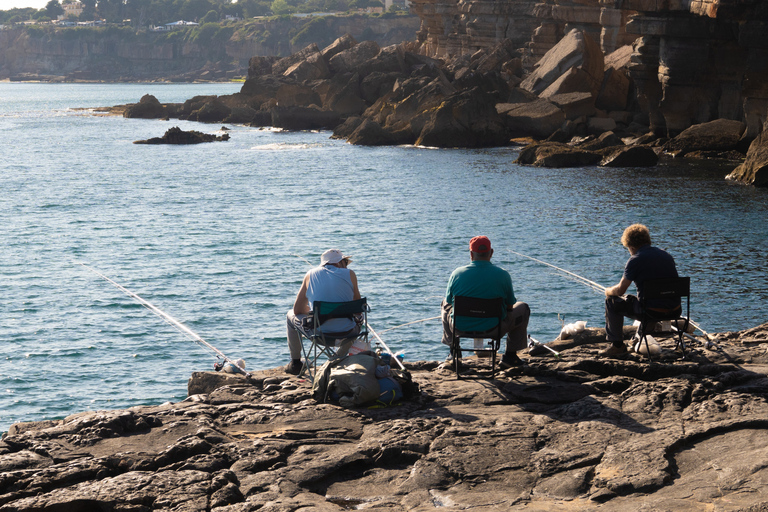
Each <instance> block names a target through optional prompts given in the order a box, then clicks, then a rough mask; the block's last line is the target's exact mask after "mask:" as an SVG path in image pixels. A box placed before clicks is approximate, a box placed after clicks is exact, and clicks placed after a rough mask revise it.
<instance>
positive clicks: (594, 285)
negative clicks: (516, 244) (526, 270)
mask: <svg viewBox="0 0 768 512" xmlns="http://www.w3.org/2000/svg"><path fill="white" fill-rule="evenodd" d="M507 250H508V251H509V252H511V253H512V254H517V255H518V256H522V257H523V258H528V259H529V260H532V261H535V262H536V263H541V264H542V265H546V266H548V267H552V268H554V269H555V270H559V271H560V272H563V273H565V274H568V275H569V276H571V277H573V278H575V279H576V280H578V281H579V282H581V283H582V284H585V285H587V286H589V287H590V288H592V289H594V290H597V291H599V292H603V293H605V289H606V287H605V286H603V285H601V284H598V283H596V282H594V281H590V280H589V279H587V278H586V277H582V276H580V275H579V274H574V273H573V272H571V271H569V270H565V269H564V268H560V267H557V266H555V265H553V264H551V263H547V262H546V261H541V260H537V259H536V258H532V257H531V256H526V255H525V254H521V253H519V252H515V251H513V250H512V249H507Z"/></svg>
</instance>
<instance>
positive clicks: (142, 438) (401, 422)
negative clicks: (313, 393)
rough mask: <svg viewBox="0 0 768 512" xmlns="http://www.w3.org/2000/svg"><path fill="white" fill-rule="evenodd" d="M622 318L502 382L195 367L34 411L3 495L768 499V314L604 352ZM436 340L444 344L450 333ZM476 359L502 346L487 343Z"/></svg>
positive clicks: (497, 502)
mask: <svg viewBox="0 0 768 512" xmlns="http://www.w3.org/2000/svg"><path fill="white" fill-rule="evenodd" d="M603 336H604V333H603V332H601V331H600V330H597V329H595V330H587V331H584V332H583V333H581V334H579V335H577V336H576V337H575V338H573V339H570V340H562V341H560V340H556V341H555V342H553V345H552V346H553V347H555V348H556V349H557V350H559V351H560V352H561V356H560V357H559V358H556V357H554V356H552V355H551V354H548V353H547V354H544V355H541V356H531V355H530V354H521V355H522V356H523V357H524V358H525V359H526V360H527V361H528V364H527V365H526V366H524V367H519V368H513V369H511V370H508V371H506V372H502V373H500V374H499V375H498V378H497V379H496V380H493V381H489V380H473V379H467V380H457V379H456V375H455V374H454V373H452V372H451V371H449V370H448V369H446V368H444V367H443V366H444V365H442V364H439V363H437V362H417V363H412V364H410V369H411V371H412V374H413V376H414V379H415V380H416V381H417V382H418V383H419V384H420V386H421V390H422V393H421V395H420V397H419V398H418V399H417V400H415V401H412V402H407V403H403V404H401V405H398V406H394V407H387V408H359V409H343V408H341V407H338V406H335V405H331V404H317V403H315V402H314V401H313V400H312V399H311V398H310V387H309V383H308V382H307V381H306V380H303V379H298V378H296V377H293V376H290V375H287V374H285V373H283V372H282V371H281V370H280V369H273V370H267V371H261V372H257V373H255V374H254V375H253V376H252V377H251V378H250V379H246V378H245V377H243V376H239V375H230V374H225V373H213V372H211V373H196V374H194V375H193V376H192V378H191V379H190V382H189V390H190V393H191V394H190V397H189V398H188V399H187V400H185V401H183V402H180V403H167V404H163V405H159V406H142V407H133V408H130V409H126V410H117V411H98V412H84V413H81V414H76V415H73V416H70V417H68V418H65V419H63V420H53V421H42V422H34V423H18V424H15V425H13V426H12V427H11V428H10V429H9V431H8V433H7V434H6V435H5V436H3V438H2V441H0V471H1V473H0V511H2V512H10V511H67V512H86V511H95V510H99V511H106V510H109V511H112V510H115V511H130V512H133V511H135V512H139V511H142V512H143V511H155V510H158V511H216V512H247V511H257V510H258V511H264V512H266V511H270V512H278V511H295V510H299V509H300V510H302V512H305V511H306V512H309V511H341V510H350V509H369V508H375V509H381V510H434V509H452V510H469V509H471V510H481V511H484V510H499V511H501V510H505V511H506V510H526V511H545V510H576V511H581V510H585V511H586V510H590V511H593V510H598V511H601V510H605V511H620V510H622V511H623V510H644V511H653V510H675V511H687V510H691V511H693V510H697V511H698V510H711V511H721V510H722V511H735V510H742V511H752V512H756V511H763V510H768V485H767V484H768V428H767V427H768V401H767V400H766V398H768V379H767V378H766V372H768V354H766V346H767V345H766V343H768V324H764V325H762V326H759V327H756V328H753V329H750V330H747V331H741V332H733V333H721V334H718V335H716V336H715V338H714V341H715V343H714V344H711V345H710V347H709V348H707V346H706V345H705V344H703V343H701V344H695V346H693V347H691V348H692V350H691V351H690V353H689V357H688V359H687V360H680V359H679V358H678V357H677V355H676V354H675V352H674V350H673V346H672V343H671V341H668V340H662V341H661V344H662V347H663V349H664V350H663V352H662V354H661V356H660V359H659V360H658V361H657V362H654V363H651V364H649V363H648V362H647V360H644V359H642V358H641V357H640V356H639V355H636V354H629V355H628V356H627V357H626V358H624V359H622V360H611V359H599V358H598V357H597V352H598V350H599V349H600V348H603V347H604V346H605V344H604V343H600V341H601V339H603ZM436 352H438V348H437V345H436ZM466 361H467V366H468V373H469V374H470V375H471V374H473V369H474V368H475V367H476V366H479V365H483V364H487V360H485V359H468V360H466Z"/></svg>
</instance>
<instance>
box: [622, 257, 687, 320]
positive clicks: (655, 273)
mask: <svg viewBox="0 0 768 512" xmlns="http://www.w3.org/2000/svg"><path fill="white" fill-rule="evenodd" d="M624 277H625V278H626V279H628V280H630V281H632V282H633V283H635V286H636V287H637V297H638V298H639V299H640V300H643V281H645V280H646V279H663V278H667V277H678V276H677V267H676V266H675V259H674V258H673V257H672V255H670V254H669V253H668V252H667V251H664V250H662V249H659V248H658V247H653V246H651V245H644V246H642V247H641V248H640V249H638V250H637V252H636V253H635V254H634V255H633V256H631V257H630V258H629V260H627V264H626V265H625V266H624ZM679 305H680V302H679V301H678V300H676V299H657V300H654V301H649V302H648V306H649V307H653V308H667V309H672V308H675V307H677V306H679Z"/></svg>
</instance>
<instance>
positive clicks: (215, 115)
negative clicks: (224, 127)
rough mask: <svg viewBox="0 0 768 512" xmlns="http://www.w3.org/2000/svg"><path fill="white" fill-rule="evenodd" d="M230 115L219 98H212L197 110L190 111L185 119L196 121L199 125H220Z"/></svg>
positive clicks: (229, 111) (227, 108) (229, 110)
mask: <svg viewBox="0 0 768 512" xmlns="http://www.w3.org/2000/svg"><path fill="white" fill-rule="evenodd" d="M231 113H232V109H231V108H230V107H228V106H227V105H226V104H224V102H223V101H222V100H220V99H219V98H213V99H211V100H210V101H206V102H205V103H204V104H203V106H201V107H200V108H199V109H197V110H194V111H192V112H191V113H190V114H189V116H188V117H187V119H188V120H189V121H198V122H200V123H221V122H224V120H225V119H227V118H228V117H229V116H230V114H231Z"/></svg>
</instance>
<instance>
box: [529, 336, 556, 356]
mask: <svg viewBox="0 0 768 512" xmlns="http://www.w3.org/2000/svg"><path fill="white" fill-rule="evenodd" d="M533 347H544V348H545V349H547V350H549V351H550V352H552V354H553V355H554V356H555V357H560V352H558V351H557V350H555V349H553V348H552V347H550V346H549V345H547V344H546V343H542V342H540V341H539V340H537V339H536V338H534V337H533V336H531V335H530V334H529V335H528V348H529V349H531V348H533Z"/></svg>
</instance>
